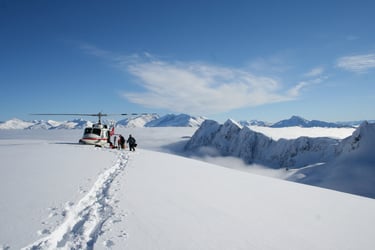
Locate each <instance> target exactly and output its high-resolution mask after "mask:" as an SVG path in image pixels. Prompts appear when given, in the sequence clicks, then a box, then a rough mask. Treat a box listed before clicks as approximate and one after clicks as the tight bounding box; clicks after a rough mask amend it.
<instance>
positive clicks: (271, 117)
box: [0, 0, 375, 122]
mask: <svg viewBox="0 0 375 250" xmlns="http://www.w3.org/2000/svg"><path fill="white" fill-rule="evenodd" d="M374 9H375V1H360V0H359V1H358V0H357V1H267V0H261V1H250V0H249V1H209V0H205V1H156V0H154V1H142V0H141V1H139V0H137V1H53V0H52V1H38V0H37V1H25V0H22V1H18V0H14V1H13V0H12V1H11V0H0V83H1V92H0V106H1V112H0V121H5V120H8V119H11V118H14V117H17V118H21V119H26V120H31V119H38V118H41V119H48V118H51V119H53V118H56V119H58V120H64V119H67V118H65V117H64V118H61V117H48V118H47V117H33V116H30V115H29V114H30V113H97V112H99V111H101V112H105V113H128V112H156V113H159V114H161V115H163V114H166V113H176V114H177V113H187V114H192V115H204V116H206V117H208V118H212V119H215V120H219V121H224V120H226V119H227V118H233V119H236V120H250V119H259V120H264V121H269V122H276V121H278V120H281V119H284V118H288V117H290V116H292V115H300V116H302V117H304V118H306V119H319V120H327V121H348V120H362V119H375V111H374V110H375V109H374V108H373V107H374V103H375V101H374V99H375V98H374V97H375V85H374V83H375V81H374V80H375V28H374V23H375V15H374V14H373V13H374Z"/></svg>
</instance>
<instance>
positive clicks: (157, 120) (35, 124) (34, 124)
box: [0, 114, 205, 129]
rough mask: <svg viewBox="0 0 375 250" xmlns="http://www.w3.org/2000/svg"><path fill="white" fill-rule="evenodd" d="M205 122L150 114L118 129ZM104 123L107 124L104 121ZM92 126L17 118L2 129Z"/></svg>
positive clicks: (126, 121)
mask: <svg viewBox="0 0 375 250" xmlns="http://www.w3.org/2000/svg"><path fill="white" fill-rule="evenodd" d="M204 120H205V118H204V117H201V116H198V117H196V116H190V115H186V114H179V115H175V114H168V115H165V116H162V117H160V116H159V115H157V114H149V115H140V116H136V117H131V118H126V119H123V120H120V121H118V122H117V123H116V127H117V128H129V127H131V128H134V127H199V126H200V125H201V124H202V122H203V121H204ZM104 123H107V122H105V121H104ZM108 123H109V122H108ZM92 124H93V122H91V121H87V120H84V119H74V120H71V121H63V122H59V121H53V120H47V121H46V120H33V121H23V120H20V119H17V118H15V119H11V120H8V121H6V122H1V123H0V129H82V128H84V127H87V126H92Z"/></svg>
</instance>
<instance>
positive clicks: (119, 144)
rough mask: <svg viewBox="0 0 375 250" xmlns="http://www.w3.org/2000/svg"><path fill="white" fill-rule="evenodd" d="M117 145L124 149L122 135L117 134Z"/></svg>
mask: <svg viewBox="0 0 375 250" xmlns="http://www.w3.org/2000/svg"><path fill="white" fill-rule="evenodd" d="M118 146H119V148H121V149H125V138H124V137H123V136H122V135H119V139H118Z"/></svg>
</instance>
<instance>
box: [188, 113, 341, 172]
mask: <svg viewBox="0 0 375 250" xmlns="http://www.w3.org/2000/svg"><path fill="white" fill-rule="evenodd" d="M338 143H339V140H336V139H332V138H325V137H321V138H309V137H299V138H297V139H294V140H285V139H280V140H278V141H275V140H273V139H271V138H270V137H268V136H266V135H264V134H262V133H258V132H255V131H253V130H251V129H250V128H249V127H241V125H239V124H238V123H236V122H235V121H233V120H230V119H229V120H228V121H226V122H225V123H224V124H223V125H220V124H219V123H218V122H216V121H210V120H206V121H205V122H203V124H202V125H201V127H200V128H199V129H198V130H197V131H196V132H195V134H194V135H193V136H192V138H191V139H190V140H189V141H188V143H187V144H186V145H185V152H186V153H188V154H189V153H190V154H194V155H201V156H207V155H209V156H234V157H239V158H240V159H242V160H244V162H245V163H248V164H253V163H257V164H262V165H265V166H268V167H271V168H292V167H293V168H301V167H305V166H308V165H310V164H315V163H319V162H322V161H323V162H326V161H328V160H330V159H332V158H333V157H334V156H335V149H336V148H335V147H336V146H335V145H337V144H338Z"/></svg>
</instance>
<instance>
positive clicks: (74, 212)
mask: <svg viewBox="0 0 375 250" xmlns="http://www.w3.org/2000/svg"><path fill="white" fill-rule="evenodd" d="M128 157H129V156H128V155H127V154H125V153H124V152H119V153H118V159H117V161H116V163H115V164H114V165H113V166H112V167H110V168H109V169H107V170H106V171H104V172H103V173H102V174H100V175H99V176H98V179H97V180H96V182H95V183H94V185H93V187H92V188H91V190H90V191H89V192H88V193H87V194H86V195H85V196H84V197H83V198H82V199H81V200H80V201H79V202H78V203H77V205H76V206H75V207H73V208H72V209H71V210H70V211H69V212H68V214H67V217H66V220H65V221H64V222H63V223H62V224H61V225H60V226H59V227H57V228H56V229H55V231H53V232H51V234H50V235H48V236H46V237H45V238H42V239H40V240H38V241H36V242H34V243H32V244H30V245H29V246H27V247H25V248H23V250H38V249H40V250H42V249H87V250H91V249H93V248H94V244H95V242H96V240H97V238H98V236H99V235H100V233H101V229H102V226H103V224H104V223H105V222H106V221H107V220H108V219H109V218H110V217H111V216H112V215H113V213H112V207H111V205H110V199H111V197H109V194H108V190H109V188H110V186H111V183H112V182H113V181H114V179H115V178H116V177H117V176H118V175H119V174H120V173H121V172H122V171H123V170H124V169H125V167H126V165H127V162H128Z"/></svg>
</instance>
